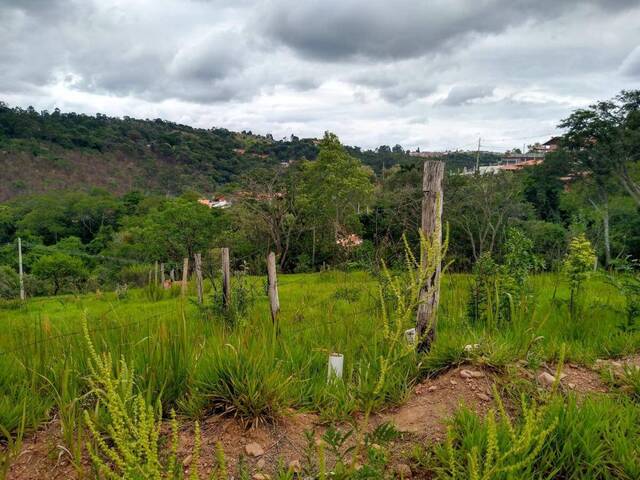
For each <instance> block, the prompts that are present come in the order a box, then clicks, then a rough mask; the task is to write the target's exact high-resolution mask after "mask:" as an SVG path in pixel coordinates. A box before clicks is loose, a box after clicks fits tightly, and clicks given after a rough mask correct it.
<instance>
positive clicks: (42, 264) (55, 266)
mask: <svg viewBox="0 0 640 480" xmlns="http://www.w3.org/2000/svg"><path fill="white" fill-rule="evenodd" d="M33 273H34V274H35V275H36V276H37V277H40V278H42V279H43V280H48V281H51V282H52V283H53V294H54V295H57V294H58V292H59V291H60V289H61V288H62V287H64V286H65V285H67V284H72V285H73V286H74V287H76V288H79V287H80V285H81V284H82V282H84V281H85V280H86V279H87V276H88V272H87V270H86V268H85V267H84V264H83V263H82V261H81V260H80V259H78V258H74V257H72V256H70V255H67V254H65V253H53V254H51V255H44V256H42V257H40V258H39V259H38V260H37V261H36V262H35V264H34V265H33Z"/></svg>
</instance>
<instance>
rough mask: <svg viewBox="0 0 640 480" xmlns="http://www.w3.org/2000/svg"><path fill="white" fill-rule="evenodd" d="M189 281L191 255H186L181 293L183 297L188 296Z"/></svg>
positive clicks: (183, 263)
mask: <svg viewBox="0 0 640 480" xmlns="http://www.w3.org/2000/svg"><path fill="white" fill-rule="evenodd" d="M188 281H189V257H185V258H184V260H183V262H182V285H181V289H180V294H181V295H182V296H183V297H186V296H187V282H188Z"/></svg>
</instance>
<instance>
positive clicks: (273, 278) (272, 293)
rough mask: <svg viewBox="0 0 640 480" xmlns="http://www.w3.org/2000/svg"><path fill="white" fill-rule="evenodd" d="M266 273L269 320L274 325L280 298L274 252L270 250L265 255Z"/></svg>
mask: <svg viewBox="0 0 640 480" xmlns="http://www.w3.org/2000/svg"><path fill="white" fill-rule="evenodd" d="M267 275H268V278H269V304H270V305H271V320H273V323H274V325H275V323H276V321H277V319H278V312H279V311H280V298H279V297H278V278H277V275H276V254H275V253H273V252H270V253H269V255H268V256H267Z"/></svg>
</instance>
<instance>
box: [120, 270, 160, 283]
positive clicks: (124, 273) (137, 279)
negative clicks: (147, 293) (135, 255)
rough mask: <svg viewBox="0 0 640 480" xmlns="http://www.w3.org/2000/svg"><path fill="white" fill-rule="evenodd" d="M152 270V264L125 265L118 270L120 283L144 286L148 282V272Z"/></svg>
mask: <svg viewBox="0 0 640 480" xmlns="http://www.w3.org/2000/svg"><path fill="white" fill-rule="evenodd" d="M152 270H153V266H152V265H147V264H135V265H127V266H126V267H124V268H123V269H122V270H121V271H120V283H126V284H127V285H131V286H134V287H144V286H146V285H147V284H148V283H149V272H151V271H152Z"/></svg>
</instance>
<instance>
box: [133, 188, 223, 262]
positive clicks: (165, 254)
mask: <svg viewBox="0 0 640 480" xmlns="http://www.w3.org/2000/svg"><path fill="white" fill-rule="evenodd" d="M222 216H223V213H222V212H221V211H219V210H216V209H210V208H208V207H206V206H205V205H201V204H199V203H198V202H193V201H189V200H185V199H182V198H176V199H172V200H167V201H166V202H164V203H163V204H162V205H161V206H160V207H158V208H155V209H153V210H151V211H150V212H149V214H148V215H146V216H145V217H143V224H142V227H141V228H135V226H134V228H133V229H132V232H133V233H134V237H135V240H136V241H137V243H138V244H139V245H140V246H143V247H144V248H143V249H142V253H143V255H145V256H146V260H159V259H167V260H175V261H178V260H181V259H182V258H184V257H188V258H193V254H194V253H196V252H201V251H203V250H205V249H207V248H209V247H211V246H213V245H214V244H215V243H216V241H217V240H218V238H217V237H218V235H217V234H218V233H219V230H220V227H221V226H222V225H223V221H222V219H221V218H220V217H222ZM216 217H218V219H219V220H221V221H219V222H217V221H216ZM138 221H139V220H138ZM131 222H132V223H137V222H136V221H135V220H133V219H132V220H131Z"/></svg>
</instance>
